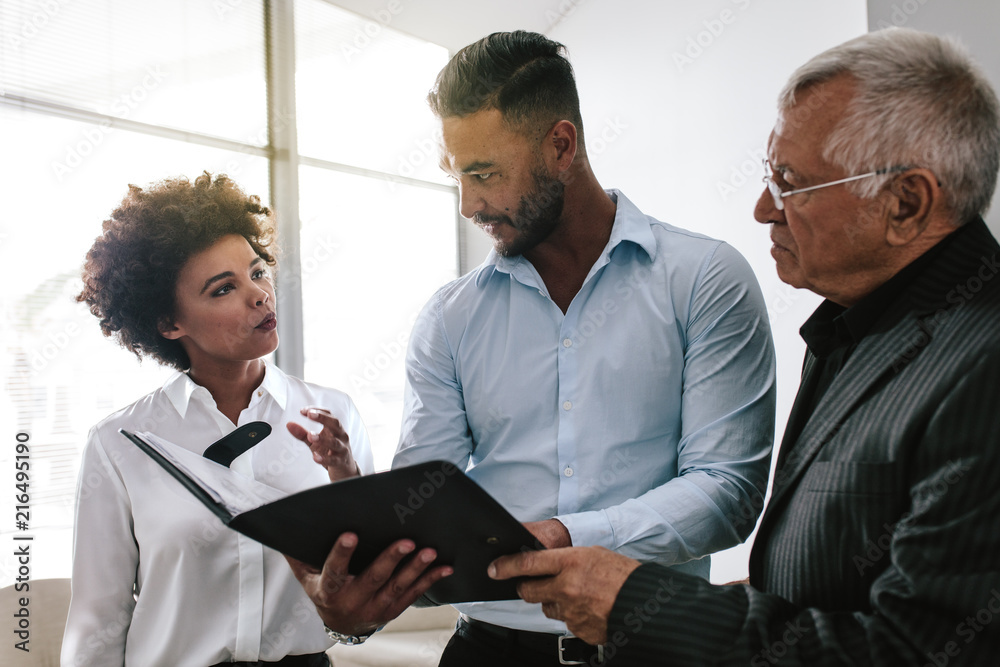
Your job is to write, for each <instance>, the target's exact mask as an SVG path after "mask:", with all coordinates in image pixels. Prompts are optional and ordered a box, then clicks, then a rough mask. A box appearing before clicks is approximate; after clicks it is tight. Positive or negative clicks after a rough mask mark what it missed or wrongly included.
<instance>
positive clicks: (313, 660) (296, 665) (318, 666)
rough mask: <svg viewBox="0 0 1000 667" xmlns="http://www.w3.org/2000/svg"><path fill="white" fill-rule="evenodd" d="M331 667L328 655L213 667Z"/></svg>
mask: <svg viewBox="0 0 1000 667" xmlns="http://www.w3.org/2000/svg"><path fill="white" fill-rule="evenodd" d="M271 665H280V667H330V659H329V658H328V657H326V653H307V654H306V655H286V656H285V657H284V658H282V659H281V660H279V661H277V662H220V663H219V664H217V665H212V667H271Z"/></svg>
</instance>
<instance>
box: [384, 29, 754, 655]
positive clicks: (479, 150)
mask: <svg viewBox="0 0 1000 667" xmlns="http://www.w3.org/2000/svg"><path fill="white" fill-rule="evenodd" d="M428 99H429V102H430V104H431V107H432V109H433V110H434V111H435V113H436V114H437V116H438V117H439V118H440V119H441V123H442V131H443V133H442V134H443V150H442V168H443V169H444V170H445V171H446V172H447V173H448V174H449V175H451V176H452V177H453V178H454V179H455V181H456V182H457V184H458V187H459V191H460V197H461V212H462V215H463V216H465V217H467V218H470V219H472V220H473V221H474V222H475V223H476V224H478V225H479V226H481V227H482V228H483V229H484V231H486V233H488V234H489V235H490V236H491V237H492V239H493V242H494V250H493V251H492V252H491V253H490V255H489V257H487V259H486V261H485V262H484V263H483V265H482V266H480V267H479V268H478V269H476V270H474V271H472V272H471V273H469V274H467V275H466V276H463V277H462V278H459V279H458V280H456V281H454V282H452V283H450V284H448V285H446V286H445V287H443V288H442V289H441V290H439V291H438V293H437V294H435V295H434V297H433V298H432V299H431V300H430V302H429V303H428V304H427V306H426V307H425V308H424V310H423V312H422V313H421V315H420V316H419V318H418V319H417V322H416V324H415V326H414V329H413V334H412V337H411V342H410V348H409V351H408V355H407V363H406V368H407V386H406V395H405V401H406V404H405V410H404V420H403V429H402V434H401V439H400V444H399V450H398V452H397V454H396V457H395V460H394V461H393V466H394V467H399V466H405V465H411V464H414V463H418V462H421V461H427V460H431V459H446V460H448V461H451V462H453V463H455V464H457V465H459V466H460V467H462V468H463V469H467V471H468V474H469V476H470V477H472V478H473V479H474V480H475V481H476V482H478V483H479V484H480V485H481V486H482V487H483V488H485V489H486V490H487V491H488V492H489V493H490V494H492V495H493V496H494V497H495V498H496V499H497V500H498V501H499V502H500V503H501V504H503V505H504V506H505V507H506V508H507V509H508V510H509V511H510V512H511V513H512V514H514V516H515V517H517V518H518V519H519V520H521V521H524V522H526V523H527V525H528V527H529V529H531V530H532V532H534V533H535V535H536V536H537V537H538V538H539V539H540V540H541V541H542V543H543V544H545V545H546V546H548V547H560V546H570V545H580V546H582V545H602V546H605V547H607V548H609V549H612V550H615V551H618V552H620V553H622V554H626V555H628V556H631V557H634V558H638V559H641V560H644V561H655V562H659V563H663V564H666V565H674V566H676V567H677V569H679V570H681V571H684V572H689V573H693V574H697V575H701V576H703V577H707V576H708V572H709V558H708V554H710V553H712V552H714V551H718V550H720V549H725V548H727V547H731V546H733V545H736V544H738V543H740V542H742V541H743V540H745V539H746V538H747V536H748V535H749V533H750V531H751V530H752V529H753V526H754V523H755V521H756V517H757V513H758V512H759V510H760V508H762V507H763V496H764V490H765V486H766V483H767V472H768V466H769V461H770V454H771V445H772V438H773V433H774V354H773V349H772V344H771V337H770V332H769V328H768V322H767V316H766V310H765V307H764V303H763V299H762V297H761V294H760V289H759V287H758V285H757V283H756V280H755V278H754V276H753V273H752V271H751V270H750V267H749V266H748V264H747V262H746V261H745V260H744V259H743V258H742V257H741V256H740V255H739V253H737V252H736V251H735V250H734V249H732V248H731V247H730V246H728V245H726V244H725V243H722V242H720V241H716V240H713V239H709V238H707V237H704V236H701V235H699V234H696V233H693V232H689V231H685V230H683V229H679V228H677V227H673V226H671V225H668V224H666V223H663V222H659V221H657V220H655V219H653V218H650V217H649V216H646V215H644V214H642V213H641V212H640V211H639V210H638V209H637V208H636V207H635V206H634V205H633V204H632V203H631V202H630V201H629V200H628V199H627V198H626V197H625V196H624V195H623V194H622V193H621V192H619V191H617V190H608V191H605V190H604V189H602V188H601V186H600V184H599V183H598V182H597V180H596V178H595V176H594V174H593V172H592V170H591V168H590V164H589V161H588V160H587V156H586V154H585V145H584V141H583V124H582V122H581V120H580V113H579V101H578V98H577V93H576V85H575V82H574V79H573V74H572V68H571V67H570V65H569V62H568V61H567V60H566V58H565V56H564V54H563V47H562V45H560V44H557V43H555V42H552V41H551V40H548V39H547V38H545V37H544V36H542V35H537V34H534V33H525V32H515V33H496V34H494V35H491V36H489V37H486V38H484V39H483V40H480V41H479V42H476V43H474V44H472V45H470V46H468V47H466V48H465V49H463V50H462V51H460V52H459V53H458V54H457V55H456V56H455V57H454V58H453V59H452V61H451V62H450V63H449V64H448V65H447V66H446V67H445V68H444V69H443V70H442V71H441V73H440V74H439V75H438V80H437V83H436V85H435V88H434V89H433V90H432V91H431V93H430V95H429V97H428ZM459 609H460V610H461V611H462V612H463V617H462V620H461V621H460V624H459V629H458V632H457V633H456V635H455V637H453V638H452V641H451V642H450V643H449V646H448V648H447V649H446V650H445V655H444V657H443V658H442V661H441V665H443V666H450V665H468V664H475V665H492V664H497V665H507V664H523V665H533V664H538V665H546V664H560V662H561V660H563V659H567V660H568V659H569V657H574V658H575V659H577V660H579V661H581V662H580V663H578V664H584V663H589V664H599V662H597V661H599V659H600V658H599V656H597V655H595V654H594V649H593V647H587V646H586V645H583V644H582V642H580V645H578V646H571V644H570V642H567V641H565V640H560V639H559V637H558V636H559V635H562V634H564V633H566V627H565V625H564V624H563V623H562V622H560V621H554V620H551V619H548V618H546V617H545V616H544V615H543V613H542V610H541V609H540V608H538V607H537V606H532V605H528V604H527V603H525V602H522V601H519V600H515V601H506V602H490V603H474V604H466V605H459ZM560 649H564V650H565V651H567V652H564V653H560ZM570 650H572V651H582V653H577V654H575V655H574V656H569V653H568V651H570ZM563 664H566V663H563Z"/></svg>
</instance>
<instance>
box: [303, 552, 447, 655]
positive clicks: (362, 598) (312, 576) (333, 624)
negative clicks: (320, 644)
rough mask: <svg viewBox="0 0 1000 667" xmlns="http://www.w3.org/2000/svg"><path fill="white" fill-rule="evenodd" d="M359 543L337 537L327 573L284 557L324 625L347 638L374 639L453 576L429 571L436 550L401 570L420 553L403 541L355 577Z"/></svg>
mask: <svg viewBox="0 0 1000 667" xmlns="http://www.w3.org/2000/svg"><path fill="white" fill-rule="evenodd" d="M357 544H358V537H357V535H354V534H353V533H344V534H343V535H341V536H340V537H338V538H337V542H336V544H334V545H333V549H332V550H331V551H330V555H329V556H327V559H326V563H324V564H323V569H322V570H317V569H316V568H314V567H312V566H310V565H306V564H305V563H303V562H301V561H298V560H295V559H294V558H291V557H289V556H286V557H285V558H286V560H288V564H289V565H290V566H291V567H292V572H294V573H295V577H296V578H297V579H298V580H299V583H300V584H302V587H303V588H304V589H305V591H306V594H307V595H308V596H309V599H310V600H312V601H313V604H315V605H316V611H317V612H319V616H320V618H322V619H323V622H324V623H325V624H326V625H327V627H329V628H331V629H333V630H336V631H337V632H340V633H343V634H349V635H366V634H371V633H372V632H374V631H375V629H376V628H378V627H380V626H382V625H385V624H386V623H388V622H389V621H391V620H392V619H394V618H396V617H397V616H399V615H400V614H402V613H403V611H404V610H405V609H406V608H407V607H409V606H410V605H411V604H413V603H414V601H416V599H417V598H419V597H420V596H421V595H423V594H424V592H426V591H427V589H428V588H430V587H431V586H432V585H433V584H434V583H435V582H437V581H438V580H440V579H443V578H444V577H447V576H448V575H450V574H451V573H452V568H451V567H449V566H442V567H435V568H433V569H431V570H428V569H427V568H428V567H430V565H431V563H432V562H434V559H435V558H437V553H436V552H435V551H434V550H433V549H421V550H420V551H419V552H418V553H417V554H416V555H415V556H414V557H413V558H412V559H411V560H410V561H409V562H408V563H406V564H405V565H403V566H402V567H400V568H399V570H398V571H397V569H396V568H397V566H399V564H400V563H401V562H402V561H403V560H404V559H405V558H406V557H407V556H408V555H410V554H411V553H413V550H414V549H415V548H416V545H415V544H414V543H413V542H412V541H410V540H399V541H397V542H394V543H393V544H392V545H390V546H389V548H388V549H386V550H385V551H383V552H382V553H381V554H380V555H379V557H378V558H376V559H375V560H374V561H373V562H372V564H371V565H369V566H368V567H367V568H366V569H365V571H364V572H362V573H361V574H359V575H356V576H355V575H351V574H348V572H347V564H348V563H349V562H350V560H351V555H352V554H354V549H355V548H356V547H357Z"/></svg>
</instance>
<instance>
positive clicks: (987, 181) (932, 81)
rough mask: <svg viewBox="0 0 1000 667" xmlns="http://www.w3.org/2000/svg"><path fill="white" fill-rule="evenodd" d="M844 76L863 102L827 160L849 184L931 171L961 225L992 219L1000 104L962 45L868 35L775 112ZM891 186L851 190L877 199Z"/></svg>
mask: <svg viewBox="0 0 1000 667" xmlns="http://www.w3.org/2000/svg"><path fill="white" fill-rule="evenodd" d="M840 75H848V76H850V77H852V78H853V80H854V82H855V85H856V93H855V97H854V98H853V100H852V101H851V102H850V104H849V106H848V109H847V112H846V113H845V115H844V117H843V118H842V119H841V120H840V121H839V122H838V123H837V125H836V127H835V128H834V130H833V131H832V132H831V133H830V136H829V137H828V138H827V143H826V147H825V148H824V150H823V159H824V160H826V161H828V162H830V163H832V164H835V165H838V166H840V167H842V168H843V169H845V170H846V171H847V173H849V174H861V173H865V172H868V171H875V170H876V169H882V168H886V167H893V166H907V167H911V166H912V167H924V168H927V169H930V170H931V171H933V172H934V174H935V175H936V176H937V178H938V180H939V181H940V183H941V185H942V190H943V192H944V194H945V200H946V203H947V205H948V208H949V209H950V211H952V213H953V214H954V216H955V220H954V222H955V223H957V224H961V223H964V222H966V221H968V220H969V219H971V218H973V217H974V216H976V215H982V214H983V213H984V212H985V211H986V209H987V208H988V207H989V205H990V200H991V199H992V197H993V190H994V188H995V187H996V181H997V171H998V169H1000V104H998V102H997V96H996V93H995V92H994V90H993V88H992V86H990V84H989V81H988V80H987V79H986V76H985V75H984V74H983V73H982V71H981V70H980V69H979V67H978V66H977V65H976V64H975V63H974V62H973V61H972V59H971V57H970V56H969V55H968V53H967V52H966V50H965V49H964V48H963V47H962V46H961V45H960V44H959V43H958V42H956V41H954V40H952V39H950V38H941V37H937V36H935V35H930V34H927V33H923V32H918V31H916V30H909V29H905V28H889V29H886V30H880V31H878V32H872V33H868V34H866V35H862V36H861V37H858V38H856V39H852V40H850V41H848V42H845V43H843V44H841V45H840V46H836V47H834V48H832V49H830V50H828V51H825V52H823V53H821V54H819V55H818V56H816V57H815V58H813V59H812V60H810V61H809V62H807V63H806V64H805V65H803V66H802V67H800V68H799V69H798V70H796V71H795V73H794V74H792V77H791V79H790V80H789V81H788V83H787V84H785V87H784V89H783V90H782V91H781V94H780V95H779V97H778V108H779V109H780V110H781V111H786V110H788V109H789V108H791V107H792V105H794V104H795V95H796V93H799V92H802V91H804V90H805V89H806V88H809V87H810V86H813V85H815V84H819V83H823V82H826V81H829V80H830V79H833V78H834V77H837V76H840ZM891 178H892V175H891V174H887V175H885V176H882V177H877V178H867V179H862V180H860V181H856V182H854V183H850V184H849V187H852V191H853V192H854V193H855V194H856V195H857V196H859V197H863V198H872V197H874V196H875V195H876V194H877V193H878V192H879V190H880V189H881V188H882V187H884V185H885V184H886V183H887V182H888V181H889V180H890V179H891Z"/></svg>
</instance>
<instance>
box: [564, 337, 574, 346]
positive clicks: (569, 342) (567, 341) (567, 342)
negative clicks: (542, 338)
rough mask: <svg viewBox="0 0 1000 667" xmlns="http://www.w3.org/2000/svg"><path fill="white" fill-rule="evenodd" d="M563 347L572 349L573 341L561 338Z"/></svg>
mask: <svg viewBox="0 0 1000 667" xmlns="http://www.w3.org/2000/svg"><path fill="white" fill-rule="evenodd" d="M563 347H573V341H571V340H570V339H569V338H563Z"/></svg>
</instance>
